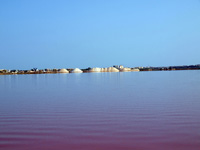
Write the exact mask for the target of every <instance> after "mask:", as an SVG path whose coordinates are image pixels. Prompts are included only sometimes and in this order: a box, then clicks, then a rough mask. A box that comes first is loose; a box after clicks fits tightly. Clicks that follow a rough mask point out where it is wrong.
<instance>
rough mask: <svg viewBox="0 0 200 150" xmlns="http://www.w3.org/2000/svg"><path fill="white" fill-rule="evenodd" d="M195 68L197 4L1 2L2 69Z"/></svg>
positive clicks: (152, 0)
mask: <svg viewBox="0 0 200 150" xmlns="http://www.w3.org/2000/svg"><path fill="white" fill-rule="evenodd" d="M191 64H200V1H199V0H165V1H164V0H1V1H0V69H31V68H33V67H36V68H39V69H44V68H75V67H78V68H87V67H109V66H112V65H124V66H126V67H136V66H169V65H191Z"/></svg>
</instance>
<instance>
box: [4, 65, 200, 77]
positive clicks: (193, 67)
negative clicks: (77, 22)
mask: <svg viewBox="0 0 200 150" xmlns="http://www.w3.org/2000/svg"><path fill="white" fill-rule="evenodd" d="M173 70H200V64H198V65H188V66H168V67H134V68H130V67H124V66H122V65H114V66H113V67H108V68H97V67H96V68H90V67H88V68H86V69H79V68H75V69H73V68H62V69H38V68H33V69H30V70H15V69H13V70H6V69H0V75H12V74H54V73H89V72H131V71H173Z"/></svg>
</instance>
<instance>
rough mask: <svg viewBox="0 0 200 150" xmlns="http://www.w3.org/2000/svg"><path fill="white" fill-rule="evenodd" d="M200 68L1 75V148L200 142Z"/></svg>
mask: <svg viewBox="0 0 200 150" xmlns="http://www.w3.org/2000/svg"><path fill="white" fill-rule="evenodd" d="M199 74H200V72H199V71H174V72H173V71H171V72H170V71H166V72H123V73H119V72H118V73H82V74H44V75H16V76H0V83H1V86H0V91H1V100H0V149H1V148H2V149H4V150H6V149H7V150H12V149H15V150H17V149H20V150H25V149H29V150H32V149H43V150H49V149H50V150H51V149H52V150H54V149H60V150H62V149H63V150H64V149H73V150H74V149H75V150H80V149H81V150H90V149H92V150H93V149H95V150H98V149H99V150H100V149H104V150H112V149H113V150H117V149H118V150H124V149H140V150H146V149H154V150H160V149H164V150H169V149H173V150H188V149H192V150H197V149H199V147H200V142H199V137H200V134H199V129H200V120H199V115H200V101H199V97H200V93H199V89H200V84H198V83H200V77H199Z"/></svg>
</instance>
